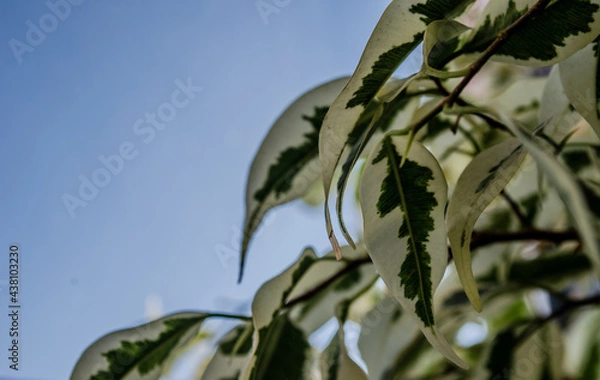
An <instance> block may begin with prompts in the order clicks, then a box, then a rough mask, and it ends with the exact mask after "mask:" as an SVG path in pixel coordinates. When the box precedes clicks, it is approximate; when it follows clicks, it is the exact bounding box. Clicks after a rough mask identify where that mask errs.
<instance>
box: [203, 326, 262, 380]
mask: <svg viewBox="0 0 600 380" xmlns="http://www.w3.org/2000/svg"><path fill="white" fill-rule="evenodd" d="M252 332H253V327H252V325H249V324H241V325H239V326H236V327H234V328H233V329H232V330H231V331H229V333H227V334H226V335H225V336H224V337H223V338H222V339H221V341H220V342H219V346H218V347H217V350H216V352H215V354H214V355H213V357H212V358H211V360H210V362H209V363H208V365H207V367H206V369H205V370H204V372H203V373H202V377H201V379H202V380H237V379H238V378H239V377H240V375H241V373H242V371H243V369H244V366H245V365H246V363H247V361H248V355H249V354H250V350H251V349H252Z"/></svg>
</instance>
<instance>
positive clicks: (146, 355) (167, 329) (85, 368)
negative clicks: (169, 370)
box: [71, 312, 211, 380]
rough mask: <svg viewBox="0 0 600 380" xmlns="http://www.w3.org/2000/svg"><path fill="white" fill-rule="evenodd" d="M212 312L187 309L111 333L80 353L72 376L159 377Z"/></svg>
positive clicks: (143, 379) (141, 379) (149, 379)
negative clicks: (186, 310) (187, 310)
mask: <svg viewBox="0 0 600 380" xmlns="http://www.w3.org/2000/svg"><path fill="white" fill-rule="evenodd" d="M210 316H211V314H207V313H196V312H185V313H178V314H173V315H170V316H168V317H165V318H161V319H158V320H156V321H153V322H150V323H147V324H144V325H141V326H138V327H134V328H130V329H125V330H119V331H116V332H113V333H110V334H108V335H106V336H104V337H102V338H100V339H99V340H97V341H96V342H94V343H93V344H92V345H91V346H89V347H88V348H87V349H86V350H85V351H84V353H83V354H82V355H81V357H80V358H79V360H78V361H77V364H76V365H75V368H74V369H73V373H72V374H71V379H90V380H101V379H115V380H116V379H126V380H134V379H139V380H156V379H158V378H159V377H161V375H162V374H163V370H164V369H165V368H166V366H167V365H168V363H169V361H170V360H171V359H172V358H173V356H174V355H175V354H177V353H178V351H179V350H180V349H181V348H182V347H183V346H184V345H185V344H186V343H188V342H189V341H190V340H192V339H193V338H194V337H196V336H197V334H198V332H199V329H200V327H201V325H202V323H203V322H204V320H205V319H206V318H208V317H210Z"/></svg>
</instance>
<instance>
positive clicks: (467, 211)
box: [447, 139, 526, 312]
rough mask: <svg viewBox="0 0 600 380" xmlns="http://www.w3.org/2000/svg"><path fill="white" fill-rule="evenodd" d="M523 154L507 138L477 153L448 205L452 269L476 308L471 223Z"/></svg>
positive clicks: (478, 302) (509, 176)
mask: <svg viewBox="0 0 600 380" xmlns="http://www.w3.org/2000/svg"><path fill="white" fill-rule="evenodd" d="M525 156H526V153H525V151H524V150H523V149H522V148H521V144H520V143H519V141H518V140H516V139H509V140H506V141H504V142H502V143H500V144H497V145H494V146H492V147H491V148H488V149H486V150H484V151H483V152H481V153H479V154H478V155H477V156H475V158H474V159H473V160H472V161H471V162H470V163H469V165H468V166H467V167H466V168H465V170H464V171H463V172H462V174H461V176H460V178H459V179H458V182H457V183H456V187H455V189H454V192H453V193H452V197H451V198H450V203H449V204H448V219H447V226H448V238H449V240H450V247H451V248H452V256H453V257H454V262H455V263H456V270H457V272H458V275H459V278H460V280H461V283H462V284H463V287H464V289H465V293H466V294H467V297H468V298H469V300H470V301H471V304H472V305H473V307H474V308H475V310H477V311H479V312H480V311H481V309H482V305H481V300H480V299H479V292H478V290H477V284H476V282H475V279H474V277H473V270H472V269H471V249H470V244H471V234H472V233H473V228H474V227H475V223H476V222H477V220H478V219H479V217H480V216H481V214H482V213H483V211H484V210H485V209H486V208H487V206H489V204H490V203H491V202H492V201H493V200H494V198H496V197H497V196H498V195H499V194H500V192H501V191H502V190H503V189H504V188H505V187H506V185H507V184H508V182H509V181H510V180H511V179H512V178H513V176H514V175H515V174H516V173H517V170H518V169H519V166H520V165H521V163H522V162H523V160H524V159H525Z"/></svg>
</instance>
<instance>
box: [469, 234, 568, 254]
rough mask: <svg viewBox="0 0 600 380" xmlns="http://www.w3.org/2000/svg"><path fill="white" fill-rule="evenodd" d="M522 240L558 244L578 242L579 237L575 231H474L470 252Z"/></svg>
mask: <svg viewBox="0 0 600 380" xmlns="http://www.w3.org/2000/svg"><path fill="white" fill-rule="evenodd" d="M523 240H539V241H549V242H552V243H555V244H560V243H563V242H565V241H578V240H579V235H578V234H577V231H575V230H566V231H545V230H535V229H534V230H525V231H517V232H493V231H476V232H474V233H473V238H472V239H471V250H475V249H477V248H481V247H483V246H486V245H491V244H495V243H502V242H511V241H523Z"/></svg>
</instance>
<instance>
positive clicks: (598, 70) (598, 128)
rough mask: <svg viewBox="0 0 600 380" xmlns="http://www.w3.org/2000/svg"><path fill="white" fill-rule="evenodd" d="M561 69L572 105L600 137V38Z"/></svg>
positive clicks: (572, 57)
mask: <svg viewBox="0 0 600 380" xmlns="http://www.w3.org/2000/svg"><path fill="white" fill-rule="evenodd" d="M559 67H560V79H561V80H562V85H563V87H564V89H565V91H566V93H567V96H568V97H569V100H570V101H571V104H572V105H573V107H575V109H576V110H577V112H579V113H580V114H581V116H583V117H584V118H585V120H586V121H587V122H588V123H590V125H591V126H592V129H593V130H594V131H595V132H596V134H597V135H598V136H600V37H598V38H596V40H595V41H594V42H593V43H592V44H590V45H588V46H587V47H586V48H584V49H582V50H580V51H578V52H577V53H575V54H574V55H573V56H571V57H570V58H569V59H567V60H565V61H563V62H561V63H560V65H559Z"/></svg>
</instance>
